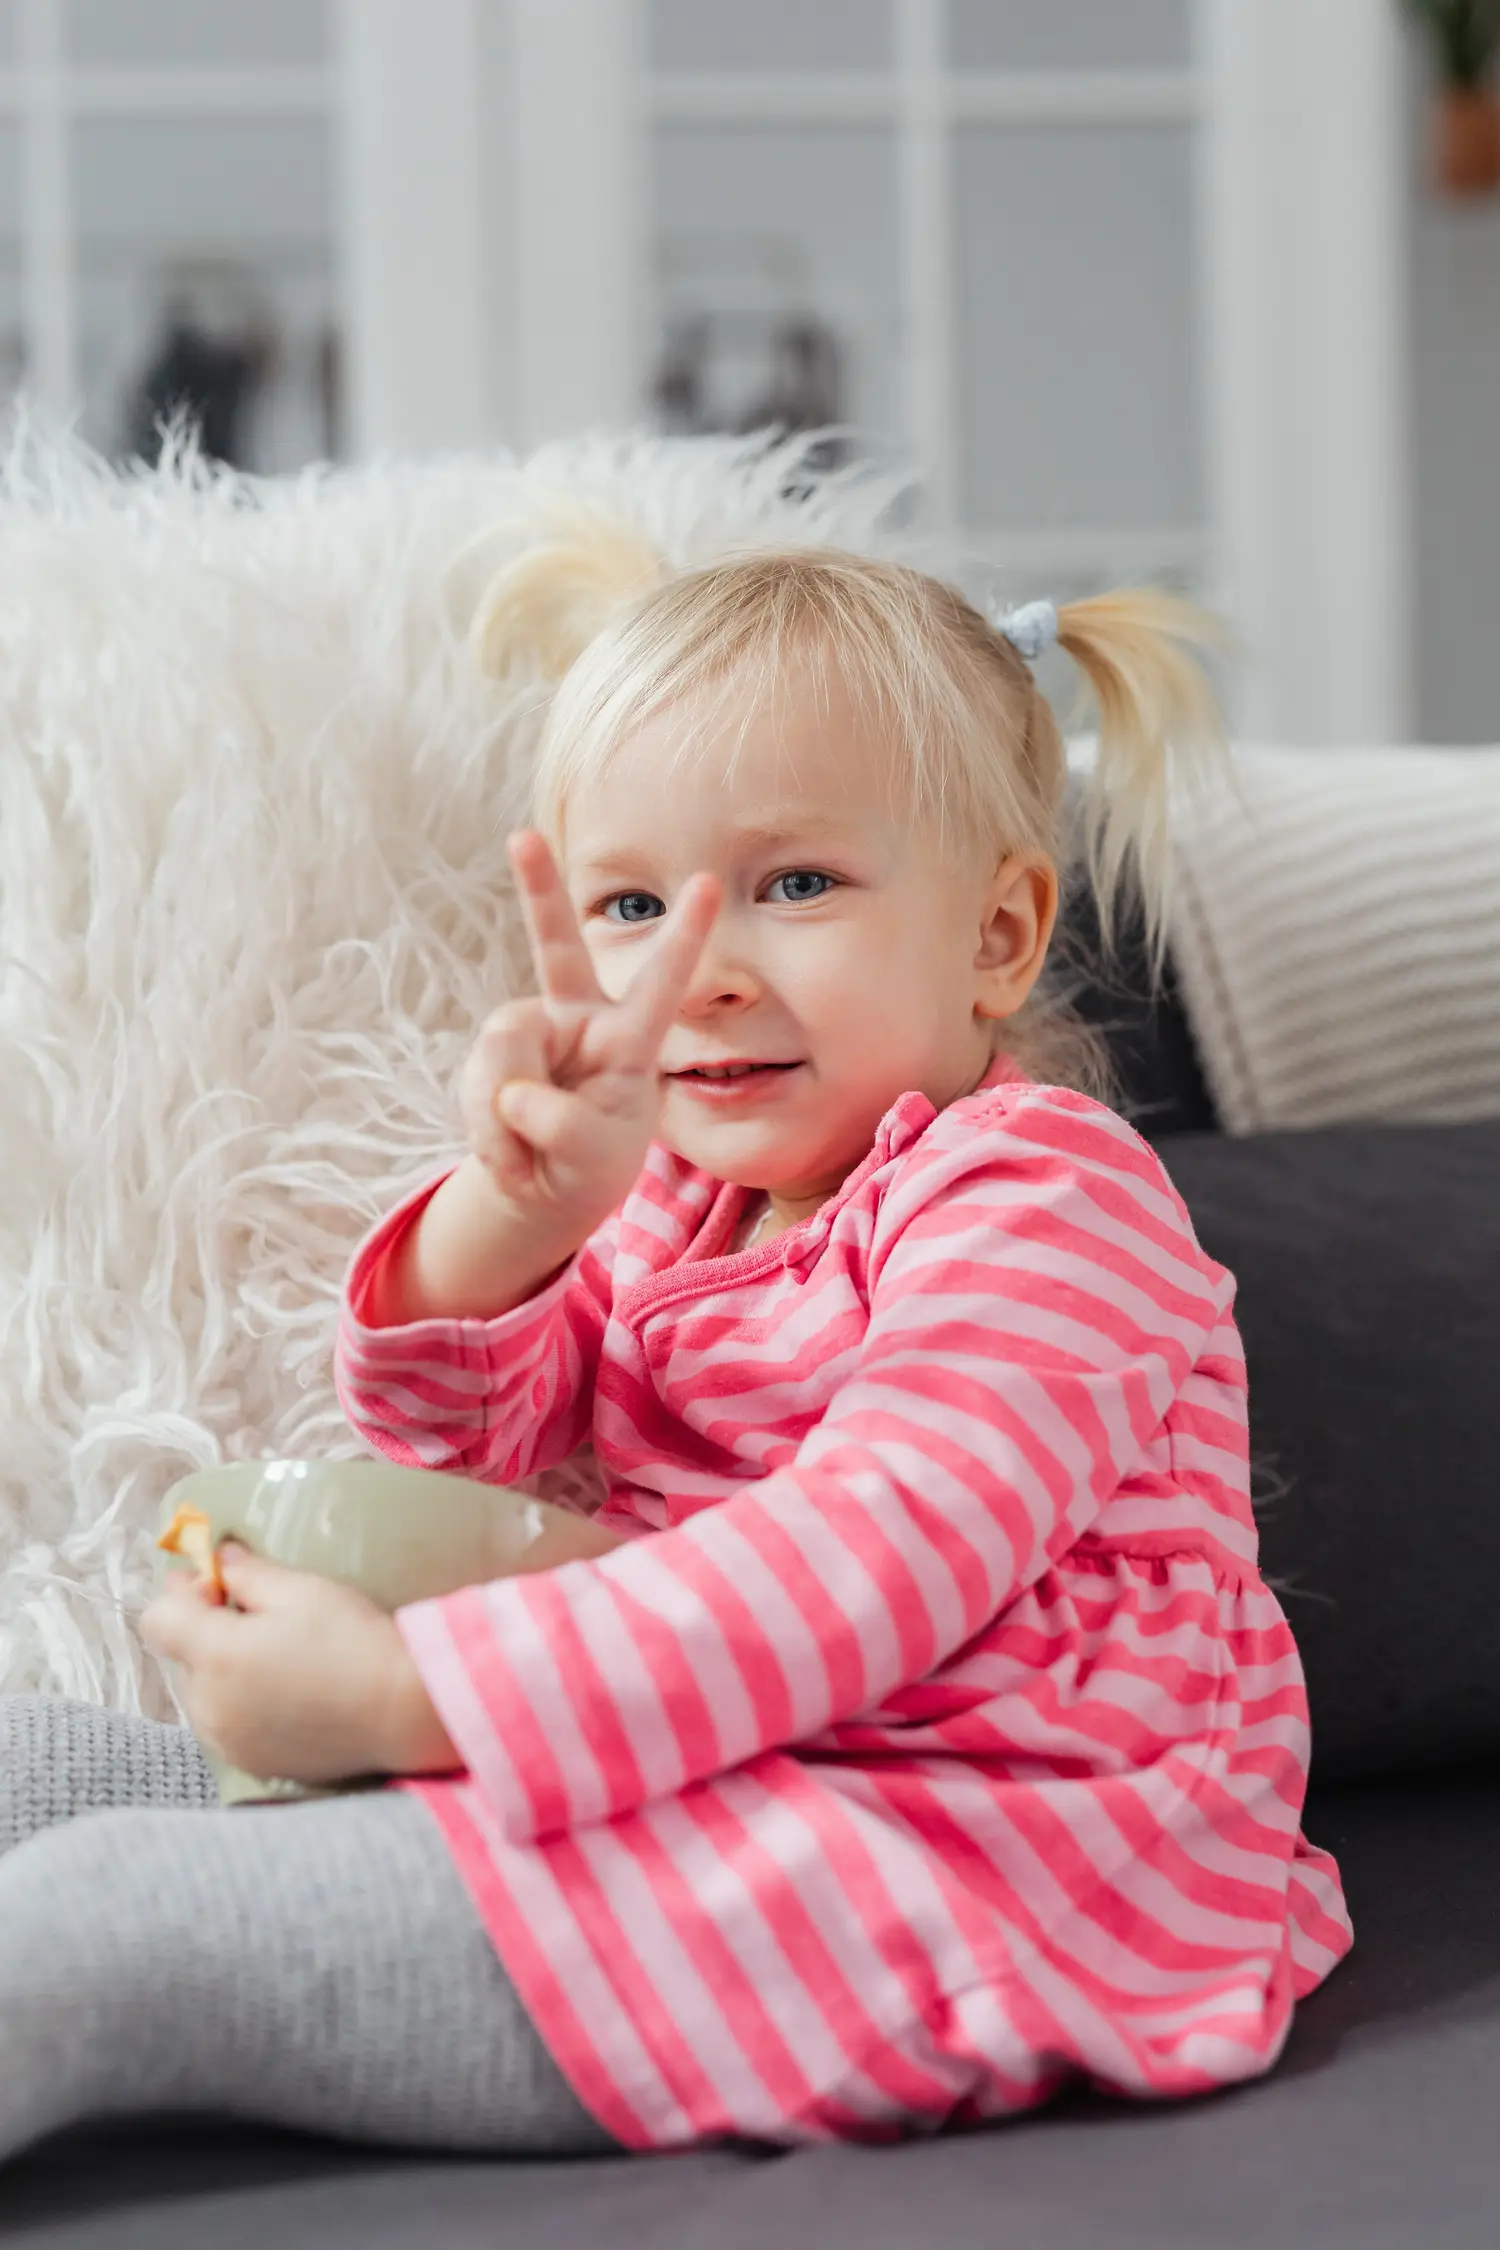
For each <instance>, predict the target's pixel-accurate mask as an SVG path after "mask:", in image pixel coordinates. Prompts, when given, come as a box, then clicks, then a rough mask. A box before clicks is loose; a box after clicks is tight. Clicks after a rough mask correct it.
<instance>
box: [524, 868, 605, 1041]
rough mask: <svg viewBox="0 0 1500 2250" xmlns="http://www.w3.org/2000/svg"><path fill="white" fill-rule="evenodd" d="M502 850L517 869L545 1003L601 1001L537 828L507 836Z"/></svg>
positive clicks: (585, 949)
mask: <svg viewBox="0 0 1500 2250" xmlns="http://www.w3.org/2000/svg"><path fill="white" fill-rule="evenodd" d="M507 848H508V850H509V852H510V863H511V865H512V867H513V868H514V869H515V871H516V885H517V889H518V891H519V894H520V899H521V911H522V913H523V914H524V915H525V917H526V934H527V936H528V937H529V938H530V940H531V958H532V960H533V961H534V962H535V964H536V974H537V983H538V984H539V985H540V987H541V989H542V991H543V992H544V993H545V994H546V995H547V998H548V999H549V1000H601V999H602V998H603V997H604V996H603V994H602V993H601V992H600V990H599V982H598V979H597V978H596V976H595V975H594V968H593V963H592V962H591V961H590V959H589V952H588V947H587V946H586V945H585V944H584V942H583V932H582V931H581V930H580V929H579V927H578V917H577V915H576V914H575V913H574V912H573V901H572V900H571V899H570V898H569V896H568V894H567V892H566V891H565V890H564V888H563V881H562V877H561V876H560V875H559V874H558V872H557V862H556V860H555V859H554V858H553V857H552V847H551V845H550V844H549V843H548V842H547V839H546V837H545V836H543V835H540V834H539V833H538V831H537V830H536V829H534V828H522V829H519V830H518V831H517V832H516V834H515V835H514V836H512V837H511V838H510V840H509V844H508V847H507Z"/></svg>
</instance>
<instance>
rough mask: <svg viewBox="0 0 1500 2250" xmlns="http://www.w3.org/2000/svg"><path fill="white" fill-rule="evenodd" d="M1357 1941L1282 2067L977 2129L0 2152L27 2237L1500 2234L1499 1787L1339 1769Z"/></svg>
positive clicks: (5, 2218) (161, 2140)
mask: <svg viewBox="0 0 1500 2250" xmlns="http://www.w3.org/2000/svg"><path fill="white" fill-rule="evenodd" d="M1309 1828H1310V1831H1311V1833H1312V1834H1313V1835H1314V1836H1316V1837H1317V1839H1318V1840H1319V1841H1320V1842H1323V1843H1326V1844H1328V1845H1330V1846H1331V1847H1332V1848H1333V1849H1334V1850H1335V1851H1337V1852H1338V1853H1339V1855H1340V1857H1341V1858H1342V1860H1343V1863H1344V1871H1345V1876H1346V1879H1347V1882H1348V1886H1349V1895H1350V1901H1351V1904H1352V1906H1353V1910H1354V1918H1355V1925H1356V1929H1357V1932H1358V1943H1357V1946H1356V1949H1355V1952H1354V1954H1353V1955H1352V1956H1351V1958H1350V1959H1349V1960H1348V1961H1347V1962H1346V1963H1345V1964H1344V1966H1343V1967H1342V1968H1341V1969H1340V1970H1339V1971H1338V1972H1337V1973H1336V1975H1335V1976H1334V1978H1333V1980H1332V1982H1331V1983H1330V1984H1329V1985H1328V1986H1327V1987H1325V1989H1324V1990H1323V1991H1322V1992H1321V1993H1319V1994H1318V1995H1316V1996H1315V1998H1313V1999H1312V2000H1310V2001H1309V2002H1307V2003H1306V2005H1305V2006H1304V2007H1303V2009H1302V2010H1301V2011H1300V2013H1299V2016H1298V2019H1297V2022H1296V2024H1295V2026H1294V2028H1293V2032H1292V2037H1291V2041H1290V2044H1289V2047H1288V2050H1287V2053H1286V2056H1285V2058H1284V2060H1283V2062H1282V2065H1281V2068H1280V2069H1279V2071H1277V2072H1276V2073H1275V2075H1274V2076H1272V2077H1271V2078H1269V2079H1265V2080H1262V2081H1261V2082H1260V2083H1259V2084H1257V2085H1254V2086H1250V2087H1246V2088H1244V2089H1243V2090H1241V2091H1239V2092H1237V2093H1233V2094H1229V2095H1224V2096H1220V2097H1218V2098H1216V2099H1214V2100H1211V2101H1205V2102H1199V2103H1195V2104H1191V2105H1188V2106H1186V2107H1179V2108H1161V2109H1139V2108H1128V2107H1124V2106H1121V2105H1116V2104H1109V2103H1103V2102H1084V2101H1080V2102H1073V2103H1069V2104H1067V2105H1065V2106H1063V2107H1060V2108H1058V2109H1055V2110H1053V2111H1051V2112H1049V2113H1046V2114H1044V2115H1042V2116H1039V2117H1034V2118H1025V2119H1021V2120H1018V2121H1017V2122H1015V2123H1013V2124H1009V2125H1003V2126H999V2127H996V2128H994V2129H993V2130H990V2131H987V2132H983V2133H976V2134H972V2135H968V2136H965V2137H963V2138H953V2139H941V2140H937V2141H932V2142H928V2143H925V2144H921V2145H916V2146H911V2147H905V2148H895V2149H876V2150H870V2149H850V2148H838V2149H818V2150H807V2151H801V2152H798V2153H796V2154H794V2155H789V2156H782V2155H777V2156H766V2155H749V2154H737V2153H728V2152H714V2153H711V2154H707V2155H702V2156H693V2157H685V2158H669V2159H652V2158H631V2159H621V2160H611V2161H608V2162H600V2163H593V2164H573V2165H565V2164H500V2163H487V2162H474V2161H469V2162H460V2161H455V2160H452V2159H441V2158H439V2159H434V2158H432V2157H425V2156H422V2157H401V2156H392V2155H383V2154H379V2153H369V2152H360V2151H354V2150H349V2149H342V2148H334V2147H332V2146H328V2145H325V2144H321V2143H315V2142H302V2141H297V2140H293V2139H291V2138H289V2137H286V2136H281V2135H276V2136H271V2135H264V2136H262V2135H259V2134H251V2133H241V2132H235V2131H232V2130H229V2129H227V2128H226V2129H213V2130H208V2131H203V2130H197V2131H193V2132H191V2133H183V2132H179V2133H176V2134H170V2133H167V2132H166V2131H161V2132H156V2131H152V2130H150V2129H138V2130H135V2131H132V2132H128V2133H115V2134H109V2135H105V2134H100V2133H94V2134H77V2135H71V2136H68V2137H67V2138H64V2139H59V2140H56V2141H53V2142H52V2143H51V2144H50V2145H49V2146H48V2147H47V2148H46V2149H44V2150H40V2151H37V2152H36V2153H34V2154H33V2155H32V2156H31V2157H30V2158H28V2159H26V2160H25V2161H24V2162H22V2163H21V2164H19V2165H17V2166H15V2167H13V2168H12V2169H11V2170H9V2171H6V2172H3V2173H0V2214H3V2215H0V2240H4V2241H5V2242H7V2243H9V2244H14V2245H16V2246H17V2250H22V2246H25V2250H204V2246H205V2245H212V2250H266V2246H267V2245H274V2246H275V2250H398V2246H399V2250H406V2246H408V2245H410V2246H411V2250H597V2246H598V2245H600V2244H601V2243H609V2244H619V2245H628V2246H629V2250H700V2246H701V2250H710V2246H712V2250H914V2246H915V2245H918V2244H923V2243H932V2244H934V2245H942V2246H943V2250H950V2246H951V2250H958V2246H961V2245H967V2244H981V2243H985V2244H987V2243H995V2244H998V2245H1003V2246H1004V2250H1098V2246H1099V2245H1100V2244H1102V2243H1108V2244H1109V2245H1110V2250H1493V2245H1494V2243H1495V2241H1496V2238H1497V2216H1496V2215H1497V2213H1500V2131H1497V2119H1496V2098H1495V2088H1496V2084H1497V2081H1500V1910H1497V1907H1496V1903H1495V1901H1496V1879H1495V1869H1496V1866H1497V1864H1500V1786H1497V1785H1496V1784H1495V1783H1494V1782H1491V1781H1486V1780H1480V1779H1470V1780H1467V1781H1461V1780H1450V1781H1443V1782H1426V1783H1422V1782H1408V1783H1404V1784H1399V1783H1398V1784H1386V1785H1382V1786H1380V1787H1370V1786H1365V1787H1352V1788H1346V1789H1342V1790H1336V1791H1332V1792H1328V1793H1326V1794H1325V1795H1324V1796H1323V1797H1322V1799H1321V1800H1320V1801H1319V1802H1318V1803H1317V1804H1316V1806H1315V1807H1314V1810H1313V1813H1312V1814H1311V1815H1310V1818H1309Z"/></svg>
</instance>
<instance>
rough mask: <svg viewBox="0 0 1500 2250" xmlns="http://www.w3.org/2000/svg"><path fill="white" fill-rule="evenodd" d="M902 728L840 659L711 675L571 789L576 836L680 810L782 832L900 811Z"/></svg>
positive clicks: (862, 821) (682, 818) (570, 836)
mask: <svg viewBox="0 0 1500 2250" xmlns="http://www.w3.org/2000/svg"><path fill="white" fill-rule="evenodd" d="M903 768H904V761H903V760H902V759H901V757H900V755H899V753H898V748H897V742H896V739H895V730H894V728H893V727H892V725H891V724H890V722H889V720H888V718H887V717H886V715H885V714H883V713H882V711H881V709H880V706H879V701H878V699H877V698H875V697H874V696H872V695H869V694H866V693H862V692H860V691H858V690H851V688H850V687H849V685H848V683H847V681H846V680H845V678H844V676H843V674H842V673H841V672H840V671H839V669H838V668H837V666H835V665H833V664H831V663H827V662H819V661H817V660H815V659H813V660H810V659H807V658H802V659H799V660H797V661H795V662H794V663H793V664H790V665H788V666H785V667H782V668H780V669H779V670H777V671H775V672H773V673H768V672H765V671H755V672H752V671H750V670H749V669H748V668H742V669H741V671H740V672H739V673H738V674H736V675H732V676H730V677H728V678H725V679H722V680H719V681H715V682H710V683H704V684H702V685H700V686H699V687H697V688H695V689H693V690H692V691H690V692H689V693H688V694H686V695H684V696H682V697H680V698H678V699H677V700H676V701H674V702H673V703H672V704H670V705H669V706H666V707H664V708H663V709H661V710H658V711H655V712H653V713H651V714H650V715H649V716H647V717H646V718H644V719H643V720H641V721H640V722H639V723H638V724H637V725H635V726H634V727H632V728H631V729H630V730H629V731H628V732H627V733H626V734H625V736H624V737H623V739H622V740H620V741H619V742H618V743H616V744H614V745H613V746H612V747H611V748H610V749H609V750H608V752H607V753H606V754H605V755H604V757H603V758H602V759H601V760H600V761H599V763H598V765H597V766H596V767H595V768H594V770H593V771H592V772H591V773H590V775H589V777H588V780H587V782H585V783H583V784H581V785H580V786H579V787H578V788H577V789H576V790H575V791H574V792H573V793H572V796H571V800H570V802H569V804H568V807H567V821H566V826H567V832H568V833H567V842H568V846H569V849H570V850H572V849H574V848H577V846H578V845H580V844H581V842H582V840H583V839H584V837H585V836H586V835H588V834H590V833H591V832H592V833H597V831H598V829H599V827H600V826H601V824H608V825H618V824H619V822H620V821H621V820H626V821H629V822H630V824H631V825H636V824H638V823H641V822H649V821H652V820H655V819H659V818H660V817H661V816H662V814H663V813H664V812H666V811H670V814H671V817H672V820H673V823H674V825H676V824H678V823H685V822H688V821H692V822H694V823H695V824H696V823H701V822H704V821H707V822H710V823H712V824H714V825H716V826H724V827H733V828H735V829H743V830H746V831H756V830H759V831H771V830H775V831H776V832H777V833H781V832H783V831H788V830H791V829H794V828H795V829H796V830H797V831H798V832H799V833H800V832H801V830H802V829H803V828H805V827H808V826H812V825H819V826H823V827H829V826H837V825H840V824H842V825H844V826H848V825H850V824H851V823H853V824H857V825H861V826H867V825H868V824H869V823H870V822H871V821H872V820H876V819H880V820H889V819H891V818H893V817H898V816H899V813H900V810H901V807H900V804H899V802H898V800H900V799H901V797H902V795H903V792H902V791H901V788H900V780H901V776H902V773H903Z"/></svg>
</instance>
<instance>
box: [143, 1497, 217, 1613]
mask: <svg viewBox="0 0 1500 2250" xmlns="http://www.w3.org/2000/svg"><path fill="white" fill-rule="evenodd" d="M156 1544H157V1546H158V1547H161V1548H164V1549H165V1551H166V1553H167V1554H169V1555H181V1556H182V1558H183V1560H184V1561H185V1562H190V1563H191V1564H192V1565H193V1567H194V1568H195V1569H196V1571H197V1573H198V1576H199V1577H200V1578H205V1579H207V1581H208V1583H209V1586H210V1587H211V1588H212V1591H213V1598H214V1600H215V1601H219V1602H221V1601H223V1599H224V1579H223V1574H222V1572H221V1571H220V1569H219V1551H218V1549H217V1547H216V1546H215V1545H214V1535H213V1529H212V1526H211V1525H210V1523H209V1520H208V1518H207V1516H206V1515H205V1514H204V1513H203V1510H202V1509H201V1508H189V1507H187V1506H186V1505H184V1506H182V1507H180V1508H179V1509H178V1510H177V1513H176V1515H175V1516H174V1517H173V1518H172V1521H171V1522H170V1523H169V1524H168V1525H167V1528H166V1530H165V1531H164V1532H163V1533H162V1535H161V1537H160V1538H159V1539H158V1540H157V1542H156Z"/></svg>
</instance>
